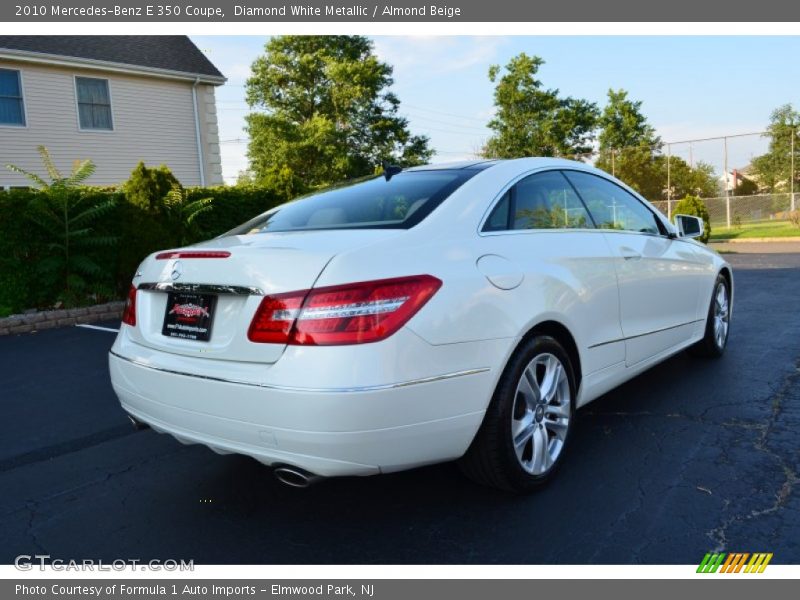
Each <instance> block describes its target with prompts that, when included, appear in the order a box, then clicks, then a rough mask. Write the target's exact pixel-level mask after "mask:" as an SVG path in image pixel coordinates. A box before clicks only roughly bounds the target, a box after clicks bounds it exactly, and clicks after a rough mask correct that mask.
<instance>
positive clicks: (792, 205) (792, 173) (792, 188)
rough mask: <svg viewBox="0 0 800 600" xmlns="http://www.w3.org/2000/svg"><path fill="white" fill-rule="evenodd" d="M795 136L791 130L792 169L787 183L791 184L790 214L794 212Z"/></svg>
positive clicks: (795, 131)
mask: <svg viewBox="0 0 800 600" xmlns="http://www.w3.org/2000/svg"><path fill="white" fill-rule="evenodd" d="M796 135H797V130H795V129H792V167H791V169H790V171H791V172H790V174H789V181H790V182H791V184H790V190H791V198H792V199H791V202H790V207H791V211H792V212H794V138H795V136H796Z"/></svg>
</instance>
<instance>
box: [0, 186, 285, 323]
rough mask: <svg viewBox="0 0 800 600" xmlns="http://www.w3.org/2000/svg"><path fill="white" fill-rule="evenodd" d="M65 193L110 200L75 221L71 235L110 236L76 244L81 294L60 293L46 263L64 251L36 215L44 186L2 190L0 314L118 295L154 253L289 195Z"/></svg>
mask: <svg viewBox="0 0 800 600" xmlns="http://www.w3.org/2000/svg"><path fill="white" fill-rule="evenodd" d="M68 193H69V194H71V195H73V197H72V198H71V201H74V203H75V204H76V205H79V206H80V207H81V211H91V209H92V207H99V206H102V205H104V204H106V203H107V202H108V201H112V202H113V206H112V207H111V208H110V209H104V210H102V211H97V214H91V213H90V214H89V215H88V216H86V217H85V218H82V221H81V222H80V223H75V231H74V232H73V233H72V234H71V236H73V237H71V238H70V239H73V238H74V239H81V240H85V239H86V238H87V237H89V238H95V239H97V240H98V241H99V240H101V239H102V240H105V241H107V242H108V243H98V244H82V245H81V250H80V252H81V255H82V256H81V257H80V258H81V259H84V258H86V259H88V261H87V263H88V264H89V265H90V267H91V268H90V269H89V270H88V271H84V272H83V274H82V275H83V277H84V279H87V281H85V286H83V287H82V288H81V289H82V290H83V291H82V292H81V293H80V294H78V295H76V294H74V293H72V294H65V293H64V292H65V290H64V285H63V281H62V280H61V279H59V277H58V276H56V275H54V273H53V271H50V270H48V269H47V268H46V265H47V262H48V261H47V259H48V258H49V257H52V256H53V255H54V254H58V253H63V252H64V249H63V247H62V246H63V239H64V237H65V236H64V233H63V231H58V230H57V229H58V227H57V226H53V224H48V223H44V222H42V219H40V218H38V217H37V212H36V206H37V203H38V204H41V202H38V201H41V200H42V199H43V197H42V195H43V194H47V192H41V191H36V190H25V189H12V190H8V191H0V317H3V316H6V315H9V314H15V313H18V312H20V311H22V310H24V309H30V308H42V309H44V308H52V307H54V306H55V307H58V308H61V307H75V306H83V305H90V304H98V303H101V302H105V301H107V300H115V299H117V298H121V297H122V296H123V295H124V292H125V290H127V287H128V285H129V284H130V281H131V277H132V276H133V273H134V270H135V269H136V267H137V266H138V264H139V263H140V262H141V260H142V259H143V258H144V257H145V256H147V255H148V254H150V253H151V252H154V251H156V250H161V249H169V248H172V247H176V246H180V245H186V244H190V243H195V242H198V241H201V240H205V239H209V238H212V237H215V236H217V235H220V234H222V233H224V232H226V231H229V230H230V229H233V228H234V227H236V226H237V225H239V224H241V223H243V222H245V221H247V220H248V219H250V218H252V217H254V216H255V215H258V214H260V213H262V212H264V211H265V210H268V209H270V208H272V207H274V206H276V205H278V204H280V203H282V202H285V200H286V198H285V197H282V196H280V195H279V194H277V193H276V192H274V191H273V190H270V189H266V188H262V187H257V186H232V187H224V186H221V187H212V188H187V189H185V190H183V189H180V190H178V191H176V192H175V194H172V195H170V196H168V197H166V198H164V199H160V201H159V202H156V203H151V204H150V205H144V204H142V203H137V202H131V201H129V200H128V196H127V195H126V194H125V193H124V192H123V191H121V190H115V189H101V188H90V187H78V188H74V189H70V190H69V192H68ZM205 199H208V201H207V202H204V203H199V204H202V205H203V206H207V208H205V209H204V210H198V211H196V214H194V215H189V213H188V212H187V211H185V210H183V209H184V208H185V207H188V206H192V205H193V203H195V201H201V200H205ZM176 203H177V206H176ZM92 265H93V266H92ZM95 267H96V268H95Z"/></svg>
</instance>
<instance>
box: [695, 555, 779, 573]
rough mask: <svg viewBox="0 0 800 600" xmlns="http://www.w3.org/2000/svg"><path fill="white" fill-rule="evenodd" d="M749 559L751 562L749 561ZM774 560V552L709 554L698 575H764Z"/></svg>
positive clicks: (703, 561)
mask: <svg viewBox="0 0 800 600" xmlns="http://www.w3.org/2000/svg"><path fill="white" fill-rule="evenodd" d="M748 559H749V560H748ZM771 560H772V552H769V553H767V552H756V553H754V554H749V553H747V552H732V553H730V554H726V553H724V552H722V553H720V554H712V553H710V552H709V553H708V554H706V555H705V556H704V557H703V560H702V562H701V563H700V566H699V567H697V572H698V573H716V572H717V571H719V572H720V573H739V572H742V573H763V572H764V569H766V568H767V565H768V564H769V561H771Z"/></svg>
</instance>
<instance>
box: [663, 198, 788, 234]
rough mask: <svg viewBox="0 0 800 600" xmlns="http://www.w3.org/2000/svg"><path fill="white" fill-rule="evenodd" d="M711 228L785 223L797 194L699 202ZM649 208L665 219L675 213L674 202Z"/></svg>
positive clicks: (664, 201)
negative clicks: (776, 222) (652, 208)
mask: <svg viewBox="0 0 800 600" xmlns="http://www.w3.org/2000/svg"><path fill="white" fill-rule="evenodd" d="M702 200H703V202H704V203H705V205H706V208H707V209H708V216H709V220H710V222H711V227H712V228H721V227H725V228H728V227H742V226H743V225H749V224H756V223H762V222H765V221H767V222H770V221H788V220H790V219H791V218H792V213H793V212H795V211H796V210H797V208H798V203H800V194H795V195H794V202H792V195H791V194H754V195H752V196H729V197H727V198H726V197H724V196H721V197H716V198H703V199H702ZM653 204H654V205H655V206H656V208H658V210H660V211H661V212H662V213H664V214H665V215H667V216H668V217H671V216H672V213H674V212H675V206H676V205H677V204H678V200H671V201H667V200H657V201H655V202H653Z"/></svg>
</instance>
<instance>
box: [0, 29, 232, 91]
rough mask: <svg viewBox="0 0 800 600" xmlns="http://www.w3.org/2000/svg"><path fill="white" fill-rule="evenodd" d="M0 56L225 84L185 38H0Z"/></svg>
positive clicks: (17, 36)
mask: <svg viewBox="0 0 800 600" xmlns="http://www.w3.org/2000/svg"><path fill="white" fill-rule="evenodd" d="M0 55H4V56H6V57H8V56H12V57H18V58H22V59H29V60H36V59H40V60H41V61H43V62H46V61H47V59H51V61H52V59H61V60H62V61H66V62H71V63H76V64H82V65H85V66H93V67H95V68H102V67H104V66H105V67H117V68H123V69H124V70H129V71H140V72H143V73H150V74H158V75H162V76H170V75H173V76H181V77H182V78H184V79H186V78H194V77H199V78H200V79H201V80H203V81H206V82H208V83H217V84H222V83H224V82H225V77H224V75H223V74H222V73H220V71H219V70H218V69H217V68H216V67H215V66H214V65H213V64H212V63H211V61H210V60H208V58H206V56H205V54H203V53H202V52H201V51H200V49H199V48H198V47H197V46H195V45H194V43H192V41H191V40H190V39H189V38H188V36H185V35H114V36H111V35H0Z"/></svg>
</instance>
